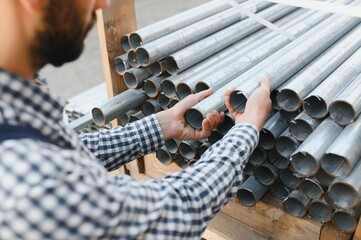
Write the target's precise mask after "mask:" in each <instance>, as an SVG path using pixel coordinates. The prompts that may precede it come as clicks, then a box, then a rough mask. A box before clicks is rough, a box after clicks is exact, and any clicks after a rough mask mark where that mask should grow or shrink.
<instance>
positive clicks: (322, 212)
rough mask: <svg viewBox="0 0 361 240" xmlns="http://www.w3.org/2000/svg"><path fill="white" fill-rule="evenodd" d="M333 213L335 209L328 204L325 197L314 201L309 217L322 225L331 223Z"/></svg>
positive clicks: (309, 210)
mask: <svg viewBox="0 0 361 240" xmlns="http://www.w3.org/2000/svg"><path fill="white" fill-rule="evenodd" d="M333 211H334V209H333V207H332V206H330V205H329V204H328V203H327V201H326V200H325V198H324V197H323V198H320V199H314V200H313V201H312V202H311V204H310V206H309V208H308V214H309V216H310V217H312V218H313V219H315V220H316V221H317V222H321V223H327V222H330V221H331V219H332V213H333Z"/></svg>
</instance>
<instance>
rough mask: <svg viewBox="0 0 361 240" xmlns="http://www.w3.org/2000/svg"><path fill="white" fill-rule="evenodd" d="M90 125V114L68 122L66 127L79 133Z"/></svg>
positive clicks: (91, 120) (91, 121)
mask: <svg viewBox="0 0 361 240" xmlns="http://www.w3.org/2000/svg"><path fill="white" fill-rule="evenodd" d="M92 123H93V119H92V116H91V115H90V114H87V115H84V116H82V117H80V118H78V119H76V120H74V121H72V122H70V123H69V124H68V127H70V128H72V129H74V130H75V131H81V130H83V129H84V128H86V127H87V126H89V125H90V124H92Z"/></svg>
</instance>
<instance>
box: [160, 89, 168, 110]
mask: <svg viewBox="0 0 361 240" xmlns="http://www.w3.org/2000/svg"><path fill="white" fill-rule="evenodd" d="M157 101H158V103H159V105H160V106H161V107H162V108H163V109H168V104H169V102H170V99H169V97H167V96H166V95H164V93H162V92H161V93H160V94H158V96H157Z"/></svg>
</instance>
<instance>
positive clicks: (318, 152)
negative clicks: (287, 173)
mask: <svg viewBox="0 0 361 240" xmlns="http://www.w3.org/2000/svg"><path fill="white" fill-rule="evenodd" d="M341 131H342V127H340V126H339V125H337V124H336V123H335V122H333V121H332V119H330V118H328V119H326V120H324V121H323V122H322V123H321V124H320V126H318V127H317V128H316V130H315V131H314V132H313V133H312V134H311V135H310V136H309V137H308V138H307V139H306V141H304V142H303V143H302V144H301V146H300V147H299V148H298V149H297V150H296V151H295V152H294V153H293V154H292V156H291V158H290V161H291V165H292V168H293V169H294V170H295V172H297V173H298V174H300V175H301V176H304V177H310V176H314V175H315V174H316V173H317V171H318V169H319V167H320V164H321V158H322V157H323V156H324V154H325V151H326V150H327V148H328V147H329V146H330V145H331V143H332V142H333V141H334V140H335V139H336V138H337V136H338V135H339V134H340V133H341Z"/></svg>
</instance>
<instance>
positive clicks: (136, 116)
mask: <svg viewBox="0 0 361 240" xmlns="http://www.w3.org/2000/svg"><path fill="white" fill-rule="evenodd" d="M144 117H145V115H144V113H143V112H142V111H138V112H136V113H134V114H132V115H130V117H129V123H132V122H135V121H139V120H140V119H143V118H144Z"/></svg>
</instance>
